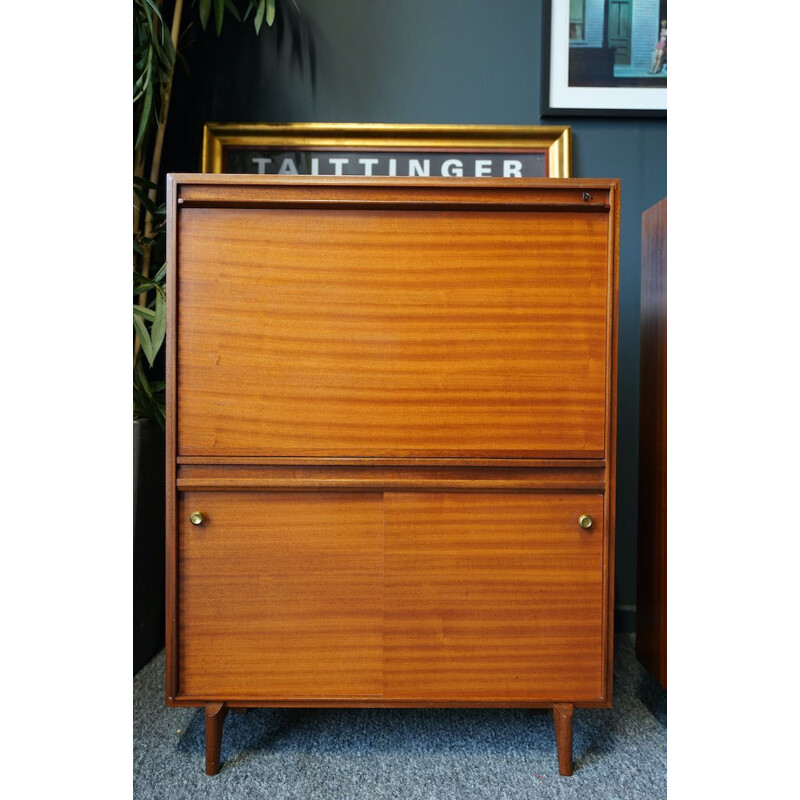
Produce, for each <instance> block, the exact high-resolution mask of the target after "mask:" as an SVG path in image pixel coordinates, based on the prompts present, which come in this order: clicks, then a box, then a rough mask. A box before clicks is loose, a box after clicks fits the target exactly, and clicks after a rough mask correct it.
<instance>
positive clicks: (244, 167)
mask: <svg viewBox="0 0 800 800" xmlns="http://www.w3.org/2000/svg"><path fill="white" fill-rule="evenodd" d="M571 162H572V152H571V131H570V128H569V126H519V125H500V126H497V125H493V126H483V125H373V124H357V123H350V124H328V123H293V124H288V125H278V124H216V123H208V124H206V125H205V128H204V132H203V164H202V169H203V172H212V173H220V172H227V173H255V174H279V175H389V176H394V175H397V176H410V177H424V176H443V177H472V178H474V177H478V178H569V177H572V167H571Z"/></svg>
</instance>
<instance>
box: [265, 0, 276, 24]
mask: <svg viewBox="0 0 800 800" xmlns="http://www.w3.org/2000/svg"><path fill="white" fill-rule="evenodd" d="M273 22H275V0H267V25H269V26H270V28H271V27H272V23H273Z"/></svg>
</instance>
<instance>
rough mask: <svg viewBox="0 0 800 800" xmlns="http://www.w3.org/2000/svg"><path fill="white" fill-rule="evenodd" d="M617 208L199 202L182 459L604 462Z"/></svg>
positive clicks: (183, 304) (187, 236) (189, 214)
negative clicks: (224, 205)
mask: <svg viewBox="0 0 800 800" xmlns="http://www.w3.org/2000/svg"><path fill="white" fill-rule="evenodd" d="M607 262H608V215H607V214H605V213H591V214H589V213H571V212H569V211H564V212H543V211H516V212H509V211H491V212H480V211H463V210H459V211H453V210H449V211H448V210H435V211H401V210H382V211H375V210H352V209H351V210H343V209H335V208H334V209H320V210H299V209H280V208H275V209H246V208H241V209H236V208H234V209H201V208H194V209H184V210H183V211H182V212H181V249H180V282H179V287H178V291H179V295H180V298H179V306H180V309H181V314H180V319H179V342H180V349H181V369H180V372H179V375H178V381H179V386H178V423H179V435H178V451H179V455H182V456H207V457H220V456H227V457H234V456H321V457H335V456H361V457H381V456H387V457H391V456H395V457H414V456H419V457H462V458H464V457H479V456H487V457H503V456H505V457H515V458H522V457H565V458H580V457H583V458H600V457H603V455H604V449H605V447H604V417H605V400H606V387H605V372H606V334H607V331H606V327H607V325H606V311H607V307H606V303H607V294H606V274H607Z"/></svg>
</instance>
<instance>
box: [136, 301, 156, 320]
mask: <svg viewBox="0 0 800 800" xmlns="http://www.w3.org/2000/svg"><path fill="white" fill-rule="evenodd" d="M133 313H134V314H138V315H139V316H140V317H144V318H145V319H146V320H147V321H148V322H152V321H153V320H154V319H155V318H156V312H155V311H153V309H152V308H146V307H145V306H140V305H137V304H136V303H134V304H133Z"/></svg>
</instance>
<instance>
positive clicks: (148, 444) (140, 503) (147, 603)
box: [133, 419, 165, 675]
mask: <svg viewBox="0 0 800 800" xmlns="http://www.w3.org/2000/svg"><path fill="white" fill-rule="evenodd" d="M164 517H165V512H164V433H163V431H162V430H161V428H159V427H158V425H156V424H155V423H154V422H151V421H150V420H144V419H138V420H134V421H133V673H134V675H135V674H136V673H137V672H138V671H139V670H140V669H141V668H142V667H143V666H144V665H145V664H146V663H147V662H148V661H150V659H151V658H152V657H153V656H154V655H155V654H156V653H158V651H159V650H161V648H162V647H163V646H164V614H165V611H164Z"/></svg>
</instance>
